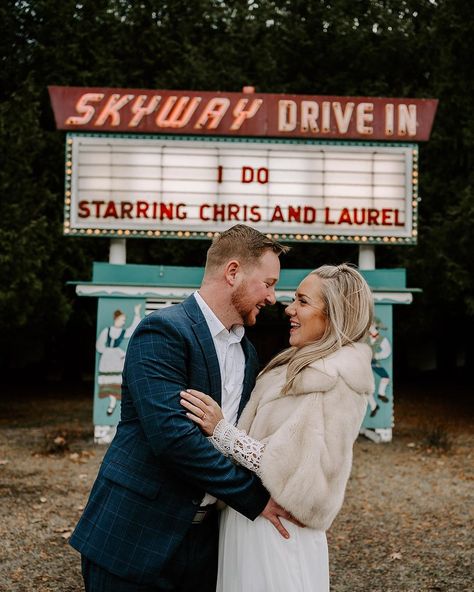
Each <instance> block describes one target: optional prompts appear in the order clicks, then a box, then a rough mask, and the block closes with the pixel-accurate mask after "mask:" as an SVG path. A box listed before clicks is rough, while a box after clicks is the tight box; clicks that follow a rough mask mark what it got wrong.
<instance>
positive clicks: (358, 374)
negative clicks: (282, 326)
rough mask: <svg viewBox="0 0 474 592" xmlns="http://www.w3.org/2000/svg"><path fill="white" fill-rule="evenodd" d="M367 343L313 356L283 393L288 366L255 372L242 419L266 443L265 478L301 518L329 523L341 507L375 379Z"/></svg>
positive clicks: (314, 523)
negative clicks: (316, 359)
mask: <svg viewBox="0 0 474 592" xmlns="http://www.w3.org/2000/svg"><path fill="white" fill-rule="evenodd" d="M370 360H371V350H370V348H369V346H367V345H365V344H362V343H357V344H354V345H347V346H344V347H343V348H341V349H340V350H339V351H337V352H336V353H335V354H332V355H331V356H328V357H327V358H324V359H320V360H318V361H316V362H313V363H312V364H310V365H309V366H308V367H306V368H305V369H304V370H303V371H302V372H301V373H300V374H299V375H298V376H297V378H296V380H295V383H294V388H293V392H292V393H291V394H288V395H281V388H282V386H283V384H284V382H285V377H286V366H282V367H279V368H274V369H273V370H272V371H270V372H267V373H266V374H264V375H263V376H262V377H260V378H259V379H258V380H257V384H256V386H255V389H254V391H253V393H252V396H251V398H250V401H249V402H248V404H247V406H246V408H245V409H244V411H243V413H242V416H241V418H240V421H239V425H238V427H239V428H240V429H243V430H245V431H246V432H247V433H248V434H249V435H250V436H252V437H253V438H255V439H257V440H260V441H262V442H263V443H265V445H266V446H265V450H264V452H263V456H262V459H261V465H260V468H261V474H262V481H263V484H264V485H265V487H266V488H267V489H268V491H269V492H270V493H271V495H272V497H273V498H274V499H275V500H276V501H277V502H278V503H279V504H280V505H282V506H283V507H284V508H286V509H287V510H288V511H289V512H291V513H292V514H293V515H294V516H295V517H296V518H298V520H300V521H301V522H302V523H303V524H305V525H307V526H309V527H312V528H316V529H318V530H327V529H328V528H329V526H330V525H331V523H332V521H333V520H334V518H335V517H336V515H337V513H338V512H339V510H340V508H341V506H342V502H343V499H344V491H345V488H346V484H347V480H348V479H349V474H350V471H351V464H352V446H353V444H354V441H355V439H356V438H357V435H358V433H359V429H360V425H361V423H362V419H363V418H364V414H365V410H366V407H367V395H368V394H369V393H371V392H372V390H373V385H374V379H373V375H372V369H371V366H370Z"/></svg>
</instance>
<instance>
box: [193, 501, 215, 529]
mask: <svg viewBox="0 0 474 592" xmlns="http://www.w3.org/2000/svg"><path fill="white" fill-rule="evenodd" d="M215 510H216V504H210V505H209V506H201V507H200V508H199V510H198V511H197V512H196V514H194V518H193V522H192V524H202V523H203V522H204V520H206V519H207V518H209V516H211V514H213V513H214V512H215Z"/></svg>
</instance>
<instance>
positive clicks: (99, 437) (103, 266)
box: [76, 263, 419, 443]
mask: <svg viewBox="0 0 474 592" xmlns="http://www.w3.org/2000/svg"><path fill="white" fill-rule="evenodd" d="M310 271H311V270H310V269H290V270H282V272H281V276H280V281H279V283H278V286H277V290H276V296H277V300H278V301H279V302H282V303H286V302H289V301H290V299H291V298H292V296H293V294H294V291H295V289H296V287H297V286H298V284H299V282H300V281H301V280H302V279H303V278H304V277H305V276H306V275H307V274H308V273H309V272H310ZM203 273H204V269H203V268H197V267H194V268H190V267H168V266H151V265H113V264H109V263H94V267H93V276H92V281H91V282H88V283H78V282H77V286H76V291H77V293H78V294H79V295H80V296H89V297H96V298H98V313H97V335H96V371H95V387H94V418H93V419H94V426H95V438H96V441H97V442H103V443H108V442H110V440H111V439H112V437H113V434H114V432H115V426H116V425H117V424H118V422H119V420H120V391H121V383H122V376H121V374H122V369H123V362H124V359H125V353H126V350H127V345H128V341H129V339H130V337H131V335H132V333H133V331H134V330H135V328H136V326H137V325H138V323H139V322H140V320H141V319H142V318H143V317H144V316H145V314H147V313H149V312H152V311H153V310H156V309H157V308H163V307H165V306H170V305H172V304H175V303H177V302H181V301H182V300H184V299H185V298H186V297H187V296H189V295H190V294H192V293H193V292H194V291H195V290H196V289H197V288H199V286H200V284H201V280H202V276H203ZM361 273H362V274H363V275H364V277H365V279H366V280H367V282H368V284H369V286H370V287H371V289H372V292H373V295H374V302H375V321H374V324H373V325H372V327H371V330H370V335H369V338H368V343H369V345H370V346H371V348H372V356H373V357H372V368H373V372H374V378H375V389H374V392H373V393H371V396H370V397H369V404H368V407H367V412H366V415H365V418H364V421H363V425H362V430H361V432H362V433H363V434H365V435H366V436H368V437H369V438H371V439H372V440H374V441H378V442H379V441H390V440H391V438H392V428H393V425H394V421H393V411H394V396H393V395H394V390H393V343H392V342H393V324H392V323H393V320H392V319H393V306H394V305H395V304H410V303H411V301H412V292H417V291H419V290H416V289H407V288H406V283H405V282H406V277H405V270H404V269H375V270H370V271H361Z"/></svg>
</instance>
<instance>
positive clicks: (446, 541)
mask: <svg viewBox="0 0 474 592" xmlns="http://www.w3.org/2000/svg"><path fill="white" fill-rule="evenodd" d="M422 391H423V389H421V392H420V389H418V390H417V392H416V393H415V392H412V393H410V392H408V391H405V392H404V393H403V396H400V397H399V400H398V401H397V407H396V409H397V420H396V421H397V426H396V430H395V437H394V441H393V442H392V443H391V444H385V445H377V444H374V443H372V442H370V441H368V440H365V439H362V438H361V439H359V440H358V442H357V443H356V446H355V455H354V469H353V474H352V478H351V481H350V484H349V488H348V491H347V495H346V501H345V504H344V507H343V510H342V511H341V513H340V514H339V516H338V518H337V519H336V521H335V523H334V525H333V527H332V528H331V530H330V532H329V533H328V540H329V551H330V561H331V583H332V586H331V590H332V592H392V591H393V592H395V591H396V592H400V591H407V592H464V591H465V592H467V591H468V590H469V591H472V590H473V589H474V586H473V581H474V578H473V572H472V563H471V561H472V526H473V506H474V504H473V497H472V478H473V471H472V467H473V457H474V455H473V444H474V436H473V434H472V430H471V425H472V424H471V423H470V419H471V408H470V407H469V403H468V399H467V397H463V398H461V400H459V399H457V402H456V403H454V402H453V403H451V404H448V403H447V397H445V396H444V394H443V392H442V385H438V386H437V391H438V392H437V393H435V394H434V395H433V392H432V391H431V389H426V393H427V394H426V395H425V394H424V393H423V392H422ZM428 392H429V396H428ZM11 394H12V393H11ZM7 400H8V399H7V398H4V399H3V401H7ZM11 401H13V402H11ZM415 401H416V402H415ZM90 417H91V401H90V397H89V394H88V389H87V388H85V387H82V388H81V389H79V390H78V392H71V391H70V389H66V390H60V389H58V388H55V389H46V390H45V391H44V392H40V393H37V394H36V396H35V398H34V399H33V398H31V397H29V396H27V395H23V396H18V395H16V396H15V397H13V396H12V398H11V399H10V402H9V403H8V405H7V404H6V403H5V402H4V403H1V402H0V507H1V515H2V520H1V523H0V540H1V545H0V590H1V591H2V592H3V591H4V592H23V591H24V592H52V591H54V592H80V591H81V590H82V585H81V584H82V580H81V576H80V567H79V556H78V555H77V553H76V552H75V551H73V550H72V549H71V548H70V547H69V545H68V543H67V539H68V538H69V536H70V533H71V529H72V528H73V527H74V525H75V523H76V522H77V519H78V517H79V516H80V513H81V510H82V508H83V506H84V504H85V502H86V500H87V496H88V493H89V490H90V487H91V484H92V482H93V479H94V477H95V475H96V473H97V470H98V466H99V463H100V461H101V458H102V456H103V453H104V449H103V448H102V447H94V446H93V444H92V428H91V424H90ZM420 418H425V419H421V420H420ZM196 592H199V591H198V590H197V591H196ZM269 592H270V591H269ZM288 592H291V591H288Z"/></svg>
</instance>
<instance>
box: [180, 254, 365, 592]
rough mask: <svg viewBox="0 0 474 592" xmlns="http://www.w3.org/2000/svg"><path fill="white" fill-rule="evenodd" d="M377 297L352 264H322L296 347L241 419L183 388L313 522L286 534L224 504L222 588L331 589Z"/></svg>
mask: <svg viewBox="0 0 474 592" xmlns="http://www.w3.org/2000/svg"><path fill="white" fill-rule="evenodd" d="M372 313H373V300H372V294H371V292H370V289H369V287H368V285H367V283H366V282H365V280H364V279H363V278H362V276H361V275H360V274H359V273H358V272H357V271H356V270H355V269H354V268H352V267H350V266H348V265H339V266H329V265H325V266H322V267H320V268H318V269H316V270H315V271H313V272H311V273H310V274H309V275H308V276H307V277H306V278H305V279H304V280H303V281H302V282H301V284H300V285H299V286H298V289H297V291H296V296H295V300H294V302H293V303H292V304H290V305H289V306H288V307H287V308H286V314H287V315H288V316H289V320H290V339H289V341H290V346H291V347H290V348H289V349H287V350H285V351H283V352H282V353H280V354H278V355H277V356H276V357H275V358H273V359H272V360H271V361H270V363H269V364H268V365H267V366H266V367H265V368H264V370H263V371H262V372H261V373H260V375H259V377H258V379H257V384H256V386H255V389H254V391H253V393H252V396H251V399H250V401H249V403H248V404H247V407H246V408H245V409H244V411H243V413H242V416H241V418H240V421H239V424H238V428H236V427H234V426H233V425H230V424H228V423H227V422H226V421H225V419H224V418H223V416H222V412H221V410H220V408H219V406H218V405H217V403H216V402H215V401H214V400H213V399H212V398H211V397H209V396H207V395H204V394H203V393H199V392H198V391H193V390H191V391H188V392H187V393H182V397H183V399H182V404H183V406H184V407H186V408H187V410H188V416H189V417H190V418H191V419H192V420H193V421H194V422H195V423H196V424H198V425H199V426H200V427H201V429H202V430H203V431H204V432H205V433H206V434H207V435H208V436H211V441H212V443H213V444H214V446H216V448H218V449H219V450H221V451H222V452H223V453H224V454H226V455H228V456H231V457H232V458H233V459H234V460H235V461H236V462H238V463H239V464H241V465H244V466H246V467H247V468H249V469H250V470H252V471H254V472H255V473H257V474H258V475H259V476H260V478H261V479H262V482H263V484H264V485H265V487H266V488H267V489H268V491H269V492H270V494H271V495H272V497H273V498H274V499H275V500H276V501H277V502H278V503H279V504H280V505H281V506H283V507H284V508H285V509H286V510H288V511H289V512H291V514H293V516H294V517H295V518H296V519H297V520H299V521H300V522H301V523H302V524H303V525H305V526H306V528H301V527H298V526H296V525H294V524H292V523H290V522H288V521H285V527H286V528H287V530H288V531H289V532H290V538H289V539H288V540H285V539H284V538H282V537H281V536H280V535H279V534H278V532H277V531H276V530H275V529H274V527H273V526H272V525H271V524H270V523H269V522H268V521H267V520H265V519H263V518H261V517H259V518H257V519H256V520H255V521H254V522H250V521H249V520H248V519H247V518H245V517H243V516H242V515H240V514H239V513H238V512H236V511H235V510H233V509H232V508H226V509H225V510H224V512H223V513H222V519H221V526H220V537H219V575H218V585H217V590H218V591H220V592H264V591H267V592H279V591H281V592H290V591H291V592H306V591H308V592H309V591H311V592H323V591H324V592H326V591H327V590H329V564H328V555H327V543H326V535H325V531H326V530H327V529H328V528H329V526H330V525H331V523H332V521H333V520H334V518H335V516H336V514H337V513H338V511H339V509H340V508H341V505H342V502H343V498H344V491H345V487H346V484H347V480H348V478H349V474H350V470H351V462H352V446H353V443H354V441H355V439H356V438H357V435H358V432H359V428H360V425H361V422H362V419H363V417H364V414H365V410H366V407H367V398H368V395H369V394H370V393H371V392H372V389H373V375H372V370H371V364H370V362H371V350H370V347H369V346H368V345H366V344H365V343H364V340H365V339H366V336H367V332H368V329H369V327H370V324H371V322H372Z"/></svg>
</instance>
